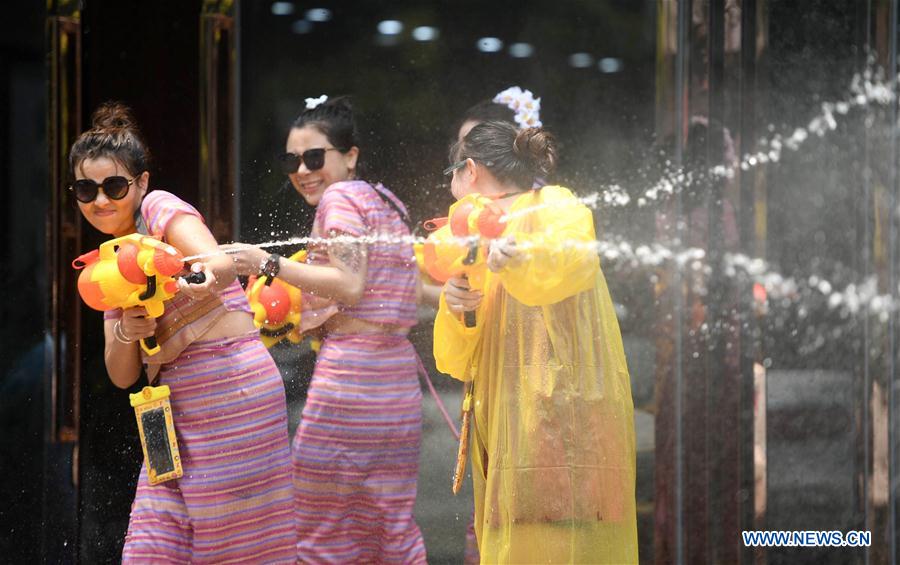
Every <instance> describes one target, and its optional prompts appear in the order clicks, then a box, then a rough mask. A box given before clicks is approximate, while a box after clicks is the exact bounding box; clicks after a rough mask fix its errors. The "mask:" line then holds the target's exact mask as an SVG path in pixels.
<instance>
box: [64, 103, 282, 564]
mask: <svg viewBox="0 0 900 565" xmlns="http://www.w3.org/2000/svg"><path fill="white" fill-rule="evenodd" d="M69 161H70V166H71V168H72V173H73V175H74V177H75V179H76V180H75V182H74V183H73V185H72V191H73V192H74V194H75V197H76V199H77V200H78V206H79V209H80V210H81V212H82V214H83V215H84V217H85V219H87V221H88V222H90V223H91V224H92V225H93V226H94V227H95V228H97V229H98V230H100V231H101V232H103V233H105V234H109V235H110V236H115V237H119V236H123V235H127V234H130V233H134V232H140V233H145V234H148V235H152V236H154V237H157V238H160V239H163V240H165V241H167V242H168V243H170V244H171V245H173V246H174V247H176V248H177V249H178V250H179V251H181V252H182V253H183V254H185V255H196V254H203V253H215V252H216V251H217V249H218V248H217V245H216V241H215V239H213V236H212V234H210V232H209V230H208V229H207V228H206V226H205V224H204V223H203V218H202V217H201V216H200V214H199V213H198V212H197V210H195V209H194V208H193V207H192V206H191V205H189V204H187V203H186V202H184V201H183V200H181V199H179V198H178V197H177V196H175V195H173V194H170V193H168V192H164V191H161V190H155V191H153V192H149V193H148V192H147V190H148V186H147V185H148V181H149V173H148V172H147V167H148V152H147V148H146V146H145V144H144V142H143V140H142V139H141V137H140V135H139V133H138V131H137V129H136V127H135V126H134V122H133V119H132V118H131V115H130V111H129V110H128V109H127V108H125V107H124V106H122V105H120V104H107V105H104V106H102V107H100V108H99V109H98V110H97V112H96V113H95V114H94V119H93V128H92V129H90V130H89V131H87V132H85V133H83V134H82V135H81V136H80V137H79V138H78V140H76V142H75V144H74V145H73V146H72V149H71V151H70V153H69ZM193 267H194V269H195V270H201V269H202V270H203V272H204V273H205V274H206V282H204V283H202V284H187V283H186V282H185V281H184V280H181V281H180V282H179V287H180V289H181V290H180V292H179V293H178V294H177V295H175V297H173V298H172V299H170V300H168V301H166V302H165V312H164V314H163V315H162V316H161V317H160V318H159V319H153V318H148V317H145V315H146V311H145V310H144V309H143V308H128V309H125V310H124V311H123V310H117V311H110V312H107V313H106V315H105V316H104V318H105V322H104V331H105V334H106V345H105V359H106V367H107V371H108V372H109V377H110V380H112V382H113V383H114V384H115V385H116V386H119V387H121V388H128V387H130V386H132V385H133V384H135V383H136V382H137V381H138V379H139V377H140V376H141V373H142V366H143V370H144V371H146V373H147V376H148V380H149V381H150V382H151V383H153V384H157V385H159V384H165V385H168V386H169V388H170V390H171V402H172V412H173V416H174V422H175V428H176V434H177V437H178V443H179V449H180V453H181V460H182V467H183V470H184V475H183V476H182V477H181V478H179V479H173V480H170V481H167V482H164V483H161V484H157V485H150V484H149V482H148V478H147V470H146V468H142V469H141V475H140V478H139V480H138V487H137V494H136V495H135V499H134V503H133V505H132V508H131V517H130V519H129V523H128V533H127V535H126V538H125V548H124V550H123V553H122V561H123V563H292V562H293V561H294V559H295V549H294V545H295V539H296V534H295V532H294V526H293V514H292V492H291V471H290V450H289V445H288V434H287V418H286V406H285V399H284V385H283V383H282V380H281V375H280V374H279V372H278V369H277V367H276V366H275V364H274V362H273V361H272V358H271V357H270V356H269V353H268V351H267V350H266V348H265V347H264V346H263V345H262V342H260V340H259V333H258V332H257V330H256V329H255V328H254V326H253V321H252V316H251V313H250V307H249V305H248V303H247V299H246V297H245V296H244V293H243V291H242V289H241V286H240V283H238V281H237V280H236V278H235V270H234V266H233V265H232V262H231V260H230V259H228V258H227V257H223V256H221V255H220V256H218V257H212V258H210V259H209V260H208V261H206V262H205V263H195V264H194V265H193ZM150 336H155V337H156V339H157V342H158V343H159V344H160V347H161V351H160V352H158V353H156V354H155V355H153V356H147V355H146V354H144V353H143V352H142V351H141V350H140V348H139V346H138V340H140V339H141V338H146V337H150Z"/></svg>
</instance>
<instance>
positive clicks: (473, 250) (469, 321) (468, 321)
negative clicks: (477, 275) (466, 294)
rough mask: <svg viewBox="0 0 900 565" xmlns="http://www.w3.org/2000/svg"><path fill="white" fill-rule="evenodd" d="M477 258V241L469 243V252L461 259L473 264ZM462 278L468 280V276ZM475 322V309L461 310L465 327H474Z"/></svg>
mask: <svg viewBox="0 0 900 565" xmlns="http://www.w3.org/2000/svg"><path fill="white" fill-rule="evenodd" d="M477 260H478V243H471V244H470V245H469V252H468V254H466V257H465V259H463V265H474V264H475V261H477ZM463 278H464V279H466V280H469V277H467V276H466V275H463ZM476 322H477V318H476V317H475V310H469V311H468V312H463V323H464V324H465V325H466V327H467V328H474V327H475V325H476Z"/></svg>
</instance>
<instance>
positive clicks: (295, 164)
mask: <svg viewBox="0 0 900 565" xmlns="http://www.w3.org/2000/svg"><path fill="white" fill-rule="evenodd" d="M326 151H337V149H336V148H335V147H326V148H317V149H307V150H306V151H304V152H303V154H302V155H297V154H296V153H282V154H281V155H279V156H278V163H279V164H280V165H281V172H282V173H284V174H286V175H292V174H294V173H296V172H297V169H299V168H300V165H301V164H303V163H306V168H307V170H310V171H318V170H319V169H321V168H322V167H324V166H325V152H326Z"/></svg>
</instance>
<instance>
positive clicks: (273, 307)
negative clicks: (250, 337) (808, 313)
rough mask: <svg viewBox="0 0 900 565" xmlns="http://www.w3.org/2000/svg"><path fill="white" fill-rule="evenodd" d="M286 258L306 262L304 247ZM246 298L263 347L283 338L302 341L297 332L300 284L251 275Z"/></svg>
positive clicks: (300, 299) (300, 295) (301, 296)
mask: <svg viewBox="0 0 900 565" xmlns="http://www.w3.org/2000/svg"><path fill="white" fill-rule="evenodd" d="M288 260H290V261H297V262H299V263H303V262H305V261H306V250H305V249H301V250H300V251H298V252H296V253H294V254H293V255H291V256H290V257H289V258H288ZM247 300H248V301H249V302H250V308H251V309H252V310H253V323H254V324H255V325H256V327H257V328H259V335H260V338H261V339H262V342H263V344H265V346H266V347H272V346H273V345H275V344H276V343H278V342H280V341H281V340H283V339H284V338H287V339H288V340H289V341H290V342H291V343H300V342H301V341H303V335H302V334H301V333H300V319H301V316H302V315H301V313H300V308H301V307H302V306H303V293H302V292H301V291H300V289H299V288H297V287H295V286H291V285H289V284H287V283H285V282H283V281H281V280H280V279H277V278H276V279H269V278H268V277H266V276H265V275H263V276H259V277H250V280H249V281H248V282H247Z"/></svg>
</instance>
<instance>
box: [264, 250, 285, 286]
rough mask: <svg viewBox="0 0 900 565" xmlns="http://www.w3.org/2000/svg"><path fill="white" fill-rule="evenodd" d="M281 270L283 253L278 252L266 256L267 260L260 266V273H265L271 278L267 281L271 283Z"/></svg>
mask: <svg viewBox="0 0 900 565" xmlns="http://www.w3.org/2000/svg"><path fill="white" fill-rule="evenodd" d="M280 270H281V255H279V254H278V253H272V254H271V255H269V256H268V257H266V260H265V261H263V262H262V264H261V265H260V266H259V274H261V275H265V276H266V277H267V278H268V279H269V280H267V281H266V284H271V283H272V279H274V278H275V277H277V276H278V271H280Z"/></svg>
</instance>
